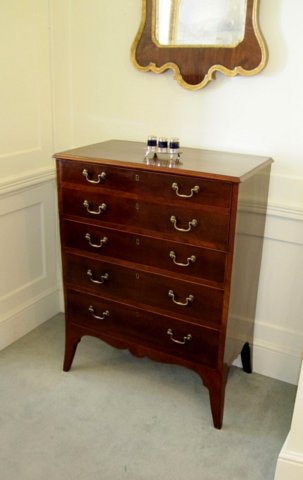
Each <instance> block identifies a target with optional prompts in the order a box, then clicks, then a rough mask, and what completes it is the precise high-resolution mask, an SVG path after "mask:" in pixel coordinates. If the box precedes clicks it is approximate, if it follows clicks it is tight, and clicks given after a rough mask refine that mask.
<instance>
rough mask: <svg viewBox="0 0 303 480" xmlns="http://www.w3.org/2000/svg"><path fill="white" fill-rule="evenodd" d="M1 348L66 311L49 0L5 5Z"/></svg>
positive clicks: (0, 49) (0, 21) (0, 26)
mask: <svg viewBox="0 0 303 480" xmlns="http://www.w3.org/2000/svg"><path fill="white" fill-rule="evenodd" d="M0 58H1V75H0V98H1V108H0V132H1V134H0V168H1V177H0V231H1V235H0V265H1V276H0V349H1V348H4V347H5V346H7V345H9V344H10V343H12V342H13V341H15V340H16V339H18V338H19V337H21V336H22V335H24V334H25V333H27V332H28V331H29V330H31V329H32V328H34V327H36V326H37V325H39V324H40V323H41V322H43V321H45V320H47V319H48V318H50V317H51V316H52V315H54V314H56V313H57V312H58V311H59V308H60V307H59V293H60V292H59V277H58V269H57V261H56V258H57V238H56V235H57V233H56V232H57V219H56V214H55V211H56V210H55V194H56V191H55V175H54V162H53V160H52V158H51V155H52V152H53V128H52V100H51V77H50V39H49V3H48V1H47V0H27V1H26V2H24V1H21V0H2V1H1V5H0Z"/></svg>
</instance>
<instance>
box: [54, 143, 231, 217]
mask: <svg viewBox="0 0 303 480" xmlns="http://www.w3.org/2000/svg"><path fill="white" fill-rule="evenodd" d="M142 159H143V152H142ZM59 165H60V168H59V171H60V177H61V180H62V181H63V182H64V183H74V184H76V185H82V186H87V187H92V188H95V189H98V191H102V190H117V191H120V192H127V193H135V194H138V195H142V194H144V195H147V196H151V197H154V196H155V195H157V196H159V197H162V198H166V199H168V200H176V199H178V200H179V201H184V202H187V203H188V204H189V205H192V204H200V205H212V206H218V207H223V208H229V207H230V203H231V191H232V187H231V184H230V183H228V182H221V181H215V180H208V179H200V178H195V177H190V176H183V175H174V174H172V173H171V171H170V172H169V173H157V172H152V171H144V170H136V169H131V168H123V167H114V166H110V165H102V164H98V163H87V164H85V163H81V162H75V161H69V160H68V161H65V160H60V161H59ZM83 172H84V173H83Z"/></svg>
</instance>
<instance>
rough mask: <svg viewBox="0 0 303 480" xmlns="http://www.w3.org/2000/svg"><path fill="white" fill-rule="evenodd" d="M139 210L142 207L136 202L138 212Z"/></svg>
mask: <svg viewBox="0 0 303 480" xmlns="http://www.w3.org/2000/svg"><path fill="white" fill-rule="evenodd" d="M139 208H140V205H139V203H138V202H136V210H139Z"/></svg>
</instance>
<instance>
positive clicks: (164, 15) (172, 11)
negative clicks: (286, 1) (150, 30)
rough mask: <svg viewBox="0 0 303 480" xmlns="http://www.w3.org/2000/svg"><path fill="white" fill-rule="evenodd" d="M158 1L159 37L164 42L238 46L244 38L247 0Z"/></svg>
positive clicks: (157, 22) (156, 28)
mask: <svg viewBox="0 0 303 480" xmlns="http://www.w3.org/2000/svg"><path fill="white" fill-rule="evenodd" d="M155 2H156V3H155V8H156V16H155V20H156V21H155V37H156V40H157V42H158V43H159V44H160V45H163V46H178V45H183V46H186V45H197V46H212V45H214V46H224V47H234V46H236V45H238V44H239V43H240V42H242V40H243V38H244V33H245V19H246V10H247V0H155Z"/></svg>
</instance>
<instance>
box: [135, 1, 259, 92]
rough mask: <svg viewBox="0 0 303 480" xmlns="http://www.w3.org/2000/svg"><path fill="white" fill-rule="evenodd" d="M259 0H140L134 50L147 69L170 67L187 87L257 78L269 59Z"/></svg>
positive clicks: (137, 62) (138, 65)
mask: <svg viewBox="0 0 303 480" xmlns="http://www.w3.org/2000/svg"><path fill="white" fill-rule="evenodd" d="M258 7H259V0H142V15H141V23H140V27H139V30H138V33H137V35H136V38H135V40H134V42H133V45H132V49H131V57H132V62H133V64H134V65H135V67H136V68H138V69H139V70H143V71H152V72H155V73H162V72H164V71H165V70H167V69H172V70H173V71H174V74H175V78H176V80H177V81H178V82H179V83H180V84H181V85H182V86H183V87H185V88H188V89H192V90H195V89H198V88H202V87H204V86H205V85H207V83H208V82H209V81H211V80H213V79H214V78H215V73H216V71H220V72H222V73H224V74H225V75H229V76H235V75H238V74H240V75H254V74H256V73H258V72H260V71H261V70H262V69H263V68H264V66H265V64H266V61H267V52H266V48H265V43H264V40H263V38H262V35H261V32H260V29H259V24H258Z"/></svg>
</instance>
